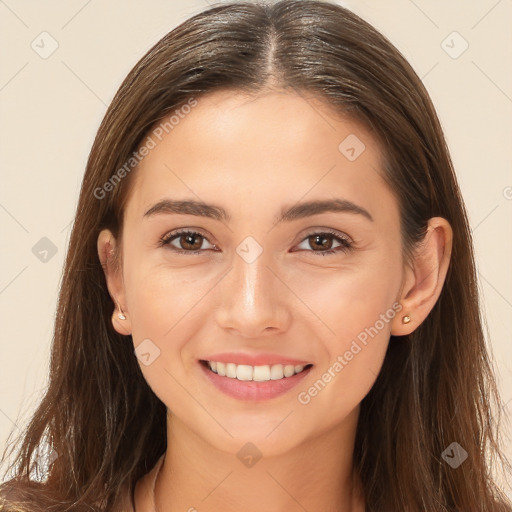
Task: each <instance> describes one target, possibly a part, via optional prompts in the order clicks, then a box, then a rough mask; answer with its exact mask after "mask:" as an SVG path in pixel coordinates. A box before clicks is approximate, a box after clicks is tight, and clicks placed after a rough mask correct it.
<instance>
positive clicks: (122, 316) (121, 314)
mask: <svg viewBox="0 0 512 512" xmlns="http://www.w3.org/2000/svg"><path fill="white" fill-rule="evenodd" d="M115 303H116V305H117V307H118V309H119V313H118V314H117V318H119V320H126V316H125V314H124V313H123V310H122V309H121V306H120V305H119V304H118V303H117V301H115Z"/></svg>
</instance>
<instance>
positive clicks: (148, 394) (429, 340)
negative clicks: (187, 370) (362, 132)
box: [2, 0, 512, 512]
mask: <svg viewBox="0 0 512 512" xmlns="http://www.w3.org/2000/svg"><path fill="white" fill-rule="evenodd" d="M269 87H274V88H275V87H281V88H283V89H289V90H293V91H295V92H298V93H299V94H301V93H308V94H314V95H315V96H316V97H318V98H321V99H323V100H324V101H325V102H326V103H327V104H329V105H331V106H332V108H333V109H336V110H338V111H339V112H340V113H344V114H345V115H348V116H349V117H352V118H353V119H354V120H358V121H360V122H361V123H363V124H364V125H365V126H366V127H368V128H369V129H371V131H372V133H374V134H375V137H376V138H377V139H378V140H379V141H380V142H381V144H382V148H383V151H384V155H383V156H384V161H385V166H384V169H383V172H384V174H385V177H386V180H387V182H388V184H389V186H390V187H391V189H392V190H393V191H394V193H395V194H396V198H397V200H398V202H399V205H400V211H401V229H402V237H403V246H404V251H405V252H406V253H408V251H410V250H411V249H412V248H413V247H414V245H415V244H416V243H417V242H418V241H420V240H421V239H422V237H423V235H424V233H425V228H426V225H427V222H428V220H429V218H431V217H434V216H440V217H444V218H446V219H447V220H448V221H449V222H450V224H451V226H452V228H453V234H454V238H453V252H452V261H451V263H450V267H449V271H448V275H447V277H446V281H445V285H444V288H443V290H442V293H441V296H440V298H439V300H438V301H437V303H436V305H435V306H434V308H433V310H432V311H431V313H430V314H429V316H428V317H427V318H426V319H425V321H424V322H423V323H422V324H421V325H420V326H419V327H418V328H417V329H416V330H415V331H414V332H413V333H412V334H411V335H409V336H404V337H400V338H398V337H393V336H392V337H391V340H390V344H389V349H388V352H387V354H386V358H385V361H384V365H383V368H382V371H381V373H380V374H379V376H378V378H377V381H376V383H375V385H374V386H373V388H372V389H371V391H370V392H369V394H368V395H367V396H366V397H365V398H364V400H363V401H362V403H361V412H360V419H359V425H358V431H357V437H356V446H355V453H354V466H355V468H356V470H357V471H358V474H359V475H360V478H361V482H362V485H363V491H364V496H365V501H366V509H367V511H385V512H391V511H393V512H396V511H407V512H416V511H417V512H419V511H428V512H441V511H461V510H464V511H476V510H478V511H480V512H488V511H510V510H512V507H511V506H510V504H509V503H508V502H507V500H506V497H505V496H504V494H503V493H502V492H501V491H500V490H499V488H498V486H497V485H496V484H495V483H494V480H493V467H494V461H501V463H502V464H503V465H504V467H506V468H507V469H508V462H507V461H506V459H505V458H504V456H503V454H502V453H501V452H500V436H499V430H498V425H499V412H500V400H499V395H498V392H497V387H496V383H495V379H494V375H493V369H492V365H491V360H490V356H489V353H488V349H487V347H486V345H485V338H484V332H483V327H482V326H483V318H482V316H481V312H480V307H479V298H478V287H477V277H476V272H475V265H474V255H473V248H472V239H471V231H470V229H469V223H468V219H467V216H466V212H465V208H464V205H463V201H462V198H461V195H460V191H459V187H458V185H457V181H456V178H455V175H454V171H453V166H452V162H451V159H450V155H449V151H448V148H447V145H446V142H445V139H444V135H443V132H442V129H441V126H440V123H439V120H438V117H437V115H436V112H435V110H434V107H433V105H432V103H431V100H430V98H429V95H428V93H427V91H426V90H425V88H424V86H423V84H422V82H421V80H420V79H419V78H418V76H417V75H416V74H415V72H414V71H413V69H412V68H411V66H410V65H409V64H408V63H407V61H406V60H405V59H404V57H403V56H402V55H401V54H400V53H399V52H398V50H397V49H396V48H395V47H394V46H393V45H392V44H391V43H390V42H389V41H388V40H387V39H386V38H385V37H384V36H383V35H381V34H380V33H379V32H377V31H376V30H375V29H374V28H373V27H372V26H371V25H369V24H368V23H366V22H365V21H364V20H362V19H361V18H359V17H358V16H356V15H355V14H353V13H352V12H350V11H348V10H347V9H345V8H342V7H340V6H339V5H336V4H334V3H331V2H329V1H312V0H283V1H279V2H277V3H274V4H263V3H254V2H235V3H231V4H221V5H217V6H214V7H210V8H208V9H207V10H205V11H203V12H202V13H199V14H197V15H195V16H193V17H192V18H190V19H189V20H187V21H185V22H184V23H182V24H181V25H179V26H178V27H177V28H175V29H174V30H172V31H171V32H170V33H169V34H167V35H166V36H165V37H164V38H163V39H161V40H160V41H159V42H158V43H157V44H156V45H155V46H154V47H153V48H152V49H150V50H149V51H148V52H147V54H146V55H145V56H144V57H143V58H142V59H141V60H140V61H139V62H138V63H137V64H136V66H135V67H134V68H133V70H132V71H131V72H130V73H129V75H128V76H127V78H126V79H125V80H124V82H123V83H122V85H121V87H120V89H119V91H118V93H117V94H116V96H115V98H114V99H113V101H112V103H111V105H110V107H109V108H108V110H107V113H106V115H105V117H104V119H103V122H102V123H101V126H100V128H99V131H98V134H97V136H96V139H95V141H94V144H93V147H92V150H91V153H90V156H89V159H88V163H87V168H86V171H85V176H84V179H83V184H82V188H81V192H80V198H79V202H78V207H77V211H76V217H75V221H74V225H73V230H72V234H71V239H70V243H69V249H68V253H67V257H66V262H65V267H64V271H63V276H62V283H61V288H60V295H59V301H58V309H57V315H56V321H55V330H54V337H53V344H52V352H51V366H50V379H49V385H48V389H47V391H46V394H45V396H44V398H43V399H42V402H41V404H40V405H39V407H38V409H37V410H36V412H35V414H34V415H33V417H32V419H31V422H30V423H29V425H28V428H27V429H26V431H25V432H24V433H23V434H24V435H23V437H22V439H21V441H20V442H19V449H18V451H17V454H16V458H15V462H14V463H13V464H12V465H11V466H10V467H9V469H13V468H14V469H15V473H14V475H15V477H14V478H13V479H12V480H10V481H8V482H5V483H4V484H3V485H2V489H3V494H4V496H5V497H6V499H5V502H4V504H3V508H2V510H5V511H14V510H18V511H27V512H28V511H36V510H55V511H61V510H62V511H64V510H93V509H95V510H110V509H111V508H112V506H113V504H114V503H115V501H116V499H117V497H118V495H119V493H120V489H122V488H130V489H133V486H134V484H135V482H136V481H137V480H138V479H139V478H140V477H141V476H143V475H144V474H145V473H147V472H148V471H149V470H150V469H151V468H152V467H153V466H154V464H155V463H156V461H157V460H158V458H159V456H160V455H161V454H162V453H163V452H164V451H165V450H166V448H167V446H166V443H167V440H166V408H165V406H164V404H163V403H162V402H161V401H160V400H159V399H158V398H157V397H156V396H155V395H154V393H153V392H152V390H151V389H150V388H149V386H148V384H147V383H146V381H145V379H144V377H143V375H142V373H141V371H140V368H139V365H138V363H137V360H136V356H135V355H134V351H133V346H132V345H131V344H130V343H127V340H126V338H125V337H123V336H121V335H119V334H117V333H116V331H115V330H114V329H113V327H112V325H111V315H112V311H113V303H112V300H111V298H110V296H109V293H108V290H107V287H106V282H105V277H104V273H103V269H102V267H101V264H100V261H99V258H98V255H97V248H96V241H97V237H98V234H99V232H100V230H101V229H103V228H105V227H107V228H110V229H111V230H112V231H113V233H114V235H115V236H116V237H120V236H121V234H122V222H123V208H124V204H125V202H126V198H127V193H128V191H129V187H130V183H131V181H132V178H133V176H134V174H135V173H136V172H137V169H136V166H135V167H133V169H132V168H130V167H128V168H127V167H126V162H128V161H130V157H133V153H134V152H135V151H136V150H137V148H139V147H140V145H141V144H142V143H143V141H144V140H145V137H146V136H147V134H148V133H149V130H150V128H151V127H153V126H154V125H155V123H157V122H158V121H159V120H161V119H162V118H164V117H165V116H168V115H170V114H171V113H172V112H173V111H175V110H176V109H179V108H180V107H183V105H186V104H187V103H188V102H189V101H190V100H191V98H193V99H199V98H200V96H201V95H204V94H207V93H209V92H212V91H216V90H221V89H224V90H225V89H233V90H238V91H245V92H248V93H257V92H265V91H266V90H267V89H268V88H269ZM123 166H125V167H124V168H125V172H124V173H119V169H121V168H123ZM120 174H122V176H121V177H122V179H116V180H114V179H113V177H114V176H117V178H119V177H120ZM107 182H108V183H110V186H105V184H106V183H107ZM45 440H46V442H48V443H49V444H51V446H52V447H53V450H55V452H56V454H57V458H56V459H55V460H54V461H53V462H52V463H51V464H50V467H49V468H48V473H47V480H46V481H45V482H40V483H36V482H30V481H29V475H30V473H31V461H32V460H33V457H34V454H35V453H37V452H38V449H39V447H40V445H41V444H42V443H43V441H45ZM453 442H457V443H458V445H460V446H461V447H462V448H463V449H464V450H465V452H467V455H468V458H467V460H466V461H465V462H464V463H462V464H461V465H460V466H459V467H457V468H453V467H451V466H450V465H449V464H448V463H447V462H446V461H445V458H443V457H442V454H443V452H444V451H445V449H447V448H448V447H449V446H450V445H451V443H453ZM5 456H6V454H5V452H4V460H5ZM15 497H16V499H17V500H18V501H16V499H15ZM16 503H23V505H21V504H20V505H16ZM507 503H508V504H507ZM93 507H96V508H93Z"/></svg>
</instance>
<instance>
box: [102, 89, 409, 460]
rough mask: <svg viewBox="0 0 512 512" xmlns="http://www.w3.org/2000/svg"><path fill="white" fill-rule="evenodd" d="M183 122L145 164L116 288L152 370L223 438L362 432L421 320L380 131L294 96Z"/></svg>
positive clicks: (132, 201)
mask: <svg viewBox="0 0 512 512" xmlns="http://www.w3.org/2000/svg"><path fill="white" fill-rule="evenodd" d="M187 111H188V110H187ZM167 131H168V133H166V130H165V129H162V128H161V127H160V128H157V129H156V130H155V131H153V133H152V134H150V136H151V138H152V141H153V142H150V143H149V144H148V146H153V145H155V144H154V143H156V145H155V147H154V148H152V149H150V150H149V154H148V155H147V156H146V157H145V158H144V159H143V161H142V163H141V164H140V166H139V168H138V169H137V170H136V171H134V173H136V175H135V176H133V178H134V182H133V183H132V184H131V186H132V190H131V194H130V196H129V200H128V202H127V205H126V210H125V224H124V229H123V234H122V271H121V273H120V274H119V275H118V276H117V277H116V278H115V279H117V281H116V282H117V285H115V286H112V287H111V288H115V289H116V293H117V299H118V301H119V303H120V304H121V306H122V308H123V310H124V312H125V314H126V316H127V319H126V320H125V321H123V322H116V325H117V326H118V328H120V327H119V325H120V324H124V325H125V327H124V329H127V330H128V332H131V333H132V336H133V342H134V346H135V348H136V349H137V350H136V353H137V356H138V358H139V364H140V366H141V369H142V372H143V374H144V377H145V378H146V379H147V381H148V383H149V385H150V386H151V388H152V389H153V391H154V392H155V394H156V395H157V396H158V397H159V398H160V399H161V400H162V401H163V402H164V403H165V405H166V406H167V407H168V409H169V410H170V413H171V416H172V417H173V418H174V421H176V422H179V423H180V424H181V425H182V426H184V427H187V428H188V429H190V430H191V431H193V432H194V433H195V434H197V435H198V436H200V438H202V439H203V440H205V441H207V442H208V443H209V444H210V445H213V446H215V447H217V448H219V449H221V450H226V451H231V452H233V453H236V452H237V451H238V450H239V449H240V447H241V446H242V445H243V444H244V443H245V442H248V441H250V442H252V443H253V444H254V445H255V446H256V447H257V448H258V449H259V450H260V451H261V452H262V453H264V454H266V455H272V454H278V453H282V452H285V451H287V450H289V449H291V448H293V447H296V446H298V445H300V444H301V443H304V442H306V441H308V440H311V439H313V438H314V437H316V436H318V435H320V434H325V433H327V432H328V431H335V430H336V429H338V431H339V432H343V431H344V430H345V431H350V429H353V428H354V425H355V423H356V422H357V415H358V411H359V407H358V406H359V403H360V402H361V400H362V399H363V398H364V396H365V395H366V394H367V393H368V391H369V390H370V388H371V387H372V385H373V384H374V382H375V379H376V377H377V374H378V373H379V371H380V368H381V365H382V362H383V359H384V355H385V352H386V348H387V346H388V342H389V337H390V334H391V333H392V330H393V329H394V327H393V326H395V325H397V322H398V319H401V317H402V316H403V314H405V311H404V312H402V313H399V310H400V308H401V306H400V305H399V304H398V302H397V301H398V300H399V299H400V291H401V286H402V284H403V282H404V279H405V276H406V272H407V271H406V267H405V265H404V261H403V259H402V245H401V236H400V220H399V209H398V203H397V200H396V199H395V197H394V196H393V195H392V193H391V192H390V190H389V189H388V187H387V186H386V184H385V182H384V181H383V179H382V177H381V174H382V161H381V154H380V151H379V148H378V147H377V144H376V141H375V140H374V139H372V137H370V135H369V133H368V132H367V131H366V130H364V129H363V128H362V127H361V126H360V125H358V124H355V123H354V122H351V121H348V120H342V118H340V117H339V116H335V115H334V113H333V111H331V110H330V109H329V107H327V106H325V105H324V104H321V103H319V102H318V101H315V100H313V99H312V98H305V97H303V96H301V95H298V94H295V93H285V92H281V93H279V92H276V93H271V94H267V95H263V96H260V97H256V98H254V97H248V96H244V95H242V94H241V93H234V92H225V91H223V92H217V93H214V94H210V95H209V96H205V97H204V98H201V99H200V100H199V101H198V103H197V105H196V106H194V107H193V108H191V109H190V112H189V113H188V114H186V115H185V114H182V116H181V117H179V122H176V120H175V122H174V123H171V124H168V125H167ZM160 139H161V140H160ZM176 201H177V202H194V203H195V202H198V203H200V205H201V206H194V205H192V204H190V205H188V206H186V205H185V204H182V205H181V206H182V208H181V210H180V209H179V208H178V207H179V205H176V204H174V206H173V202H176ZM327 202H329V204H330V203H331V202H336V204H337V205H338V206H337V207H336V209H334V208H332V206H331V207H324V206H322V205H325V204H327ZM317 203H318V204H317ZM178 210H180V211H178ZM221 211H222V212H224V215H221V214H220V213H219V212H221ZM282 216H284V217H283V218H282V219H281V217H282ZM179 231H184V232H188V231H192V232H195V233H197V234H196V235H193V234H188V236H187V234H182V235H178V236H175V235H176V233H177V232H179ZM332 233H334V234H332ZM162 240H165V241H167V243H163V242H162ZM329 250H332V252H328V251H329ZM112 279H113V278H111V283H112V282H113V281H112ZM393 334H395V332H393ZM201 361H216V362H225V363H227V362H229V363H235V364H237V363H239V364H240V366H239V367H237V366H235V365H234V364H230V365H226V366H225V368H224V371H228V374H230V375H231V376H233V375H235V374H236V372H238V377H239V378H231V377H229V376H221V375H219V374H222V373H223V370H222V365H218V367H217V371H218V373H214V372H213V371H212V370H210V369H208V368H206V366H205V365H204V364H203V363H202V362H201ZM280 362H282V363H283V368H282V369H281V368H280V367H279V363H280ZM305 365H310V366H305ZM254 366H257V367H260V368H257V369H256V370H254V368H253V367H254ZM296 366H297V370H300V369H301V368H300V367H301V366H305V368H304V370H303V371H302V372H300V373H298V374H296V375H295V376H288V377H287V376H282V377H281V378H280V376H281V375H283V372H284V373H285V374H288V373H289V372H290V371H291V370H293V372H295V370H296V368H295V367H296ZM286 367H288V369H286ZM219 368H220V369H219ZM232 371H233V372H235V373H230V372H232ZM251 376H252V378H254V377H256V379H257V380H244V379H245V378H250V377H251ZM269 377H270V380H268V379H269ZM259 379H261V380H259Z"/></svg>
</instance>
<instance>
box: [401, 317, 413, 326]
mask: <svg viewBox="0 0 512 512" xmlns="http://www.w3.org/2000/svg"><path fill="white" fill-rule="evenodd" d="M410 321H411V317H410V316H409V315H405V316H403V317H402V323H403V324H408V323H409V322H410Z"/></svg>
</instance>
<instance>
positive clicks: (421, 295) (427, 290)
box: [391, 217, 453, 336]
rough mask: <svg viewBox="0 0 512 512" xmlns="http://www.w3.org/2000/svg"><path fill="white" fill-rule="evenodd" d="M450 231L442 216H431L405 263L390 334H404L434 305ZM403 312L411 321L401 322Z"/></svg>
mask: <svg viewBox="0 0 512 512" xmlns="http://www.w3.org/2000/svg"><path fill="white" fill-rule="evenodd" d="M452 242H453V231H452V228H451V226H450V223H449V222H448V221H447V220H446V219H444V218H442V217H432V218H431V219H430V220H429V222H428V226H427V232H426V234H425V237H424V239H423V240H422V241H421V242H420V243H419V245H418V247H417V249H416V250H415V252H414V257H413V261H412V262H411V265H407V267H406V269H405V276H404V280H403V284H402V289H401V291H400V294H399V297H398V299H397V300H398V302H400V304H401V305H402V308H403V309H402V310H401V311H400V314H399V315H397V316H395V318H394V319H393V323H392V325H391V334H392V335H394V336H404V335H406V334H410V333H411V332H413V331H414V330H415V329H416V328H417V327H418V326H419V325H420V324H421V323H422V322H423V320H425V318H426V317H427V316H428V314H429V313H430V311H431V310H432V308H433V307H434V305H435V303H436V302H437V299H438V298H439V295H440V294H441V290H442V289H443V285H444V281H445V278H446V274H447V272H448V266H449V264H450V257H451V253H452ZM404 316H408V317H409V318H410V321H409V322H408V323H404V322H403V319H404Z"/></svg>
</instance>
